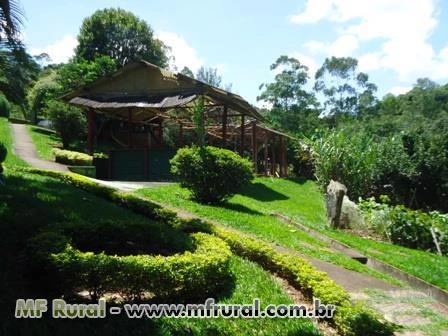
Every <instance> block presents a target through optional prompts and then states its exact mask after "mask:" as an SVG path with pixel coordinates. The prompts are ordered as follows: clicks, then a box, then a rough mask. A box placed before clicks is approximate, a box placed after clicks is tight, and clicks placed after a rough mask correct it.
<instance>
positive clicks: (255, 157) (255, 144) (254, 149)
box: [252, 121, 258, 174]
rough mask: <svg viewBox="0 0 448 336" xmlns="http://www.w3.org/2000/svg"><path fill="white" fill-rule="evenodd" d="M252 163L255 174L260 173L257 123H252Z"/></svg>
mask: <svg viewBox="0 0 448 336" xmlns="http://www.w3.org/2000/svg"><path fill="white" fill-rule="evenodd" d="M252 161H253V162H254V172H255V174H257V173H258V142H257V122H256V121H252Z"/></svg>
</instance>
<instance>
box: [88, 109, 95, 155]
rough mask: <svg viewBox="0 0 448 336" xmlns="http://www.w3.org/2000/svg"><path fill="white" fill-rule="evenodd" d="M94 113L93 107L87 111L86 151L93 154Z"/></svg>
mask: <svg viewBox="0 0 448 336" xmlns="http://www.w3.org/2000/svg"><path fill="white" fill-rule="evenodd" d="M94 133H95V114H94V111H93V109H89V110H88V111H87V152H88V153H89V154H90V155H92V154H93V139H94V136H95V134H94Z"/></svg>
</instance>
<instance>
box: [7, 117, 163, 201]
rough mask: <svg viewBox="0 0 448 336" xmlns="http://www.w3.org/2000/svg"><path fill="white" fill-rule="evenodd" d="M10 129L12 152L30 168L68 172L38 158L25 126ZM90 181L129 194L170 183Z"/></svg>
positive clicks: (13, 126) (64, 167)
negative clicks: (12, 141)
mask: <svg viewBox="0 0 448 336" xmlns="http://www.w3.org/2000/svg"><path fill="white" fill-rule="evenodd" d="M11 128H12V135H13V140H14V151H15V152H16V154H17V155H18V156H19V157H20V158H21V159H22V160H24V161H25V162H27V163H28V164H29V165H30V166H32V167H35V168H41V169H49V170H56V171H60V172H69V169H68V168H67V166H65V165H63V164H60V163H57V162H53V161H48V160H44V159H41V158H39V155H38V154H37V151H36V146H35V145H34V143H33V141H32V140H31V137H30V135H29V133H28V130H27V128H26V125H23V124H11ZM91 180H92V181H95V182H97V183H99V184H102V185H105V186H108V187H111V188H115V189H118V190H120V191H124V192H131V191H134V190H137V189H141V188H156V187H160V186H163V185H167V184H169V183H170V182H150V181H142V182H131V181H103V180H98V179H94V178H91Z"/></svg>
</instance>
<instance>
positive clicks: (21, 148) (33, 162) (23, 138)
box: [11, 124, 68, 172]
mask: <svg viewBox="0 0 448 336" xmlns="http://www.w3.org/2000/svg"><path fill="white" fill-rule="evenodd" d="M11 128H12V136H13V140H14V150H15V152H16V154H17V155H18V156H19V157H20V158H21V159H22V160H24V161H25V162H27V163H28V164H29V165H30V166H32V167H36V168H41V169H51V170H56V171H61V172H68V169H67V167H66V166H64V165H62V164H59V163H56V162H52V161H47V160H43V159H41V158H39V156H38V155H37V151H36V146H34V144H33V142H32V141H31V137H30V135H29V134H28V130H27V129H26V125H23V124H11Z"/></svg>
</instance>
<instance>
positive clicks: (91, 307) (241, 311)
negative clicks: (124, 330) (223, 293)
mask: <svg viewBox="0 0 448 336" xmlns="http://www.w3.org/2000/svg"><path fill="white" fill-rule="evenodd" d="M334 311H335V306H334V305H331V304H328V305H324V304H322V303H321V302H320V300H319V299H318V298H313V304H312V305H309V306H305V305H302V304H277V305H275V304H267V305H264V306H263V307H262V305H261V300H260V299H258V298H255V299H253V301H252V303H250V304H222V303H216V302H215V300H214V299H213V298H208V299H207V300H205V302H204V303H200V304H145V303H142V304H124V305H109V304H108V303H107V302H106V301H105V300H104V299H100V300H98V302H97V303H91V304H77V303H73V304H70V303H67V302H66V301H65V300H63V299H54V300H52V301H51V302H49V301H47V300H46V299H18V300H17V301H16V308H15V317H16V318H41V317H43V316H44V315H45V314H51V317H53V318H58V319H75V318H106V317H107V316H108V315H120V314H125V316H127V317H128V318H133V319H136V318H149V319H157V318H162V317H165V318H325V319H327V318H332V317H333V315H334Z"/></svg>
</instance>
